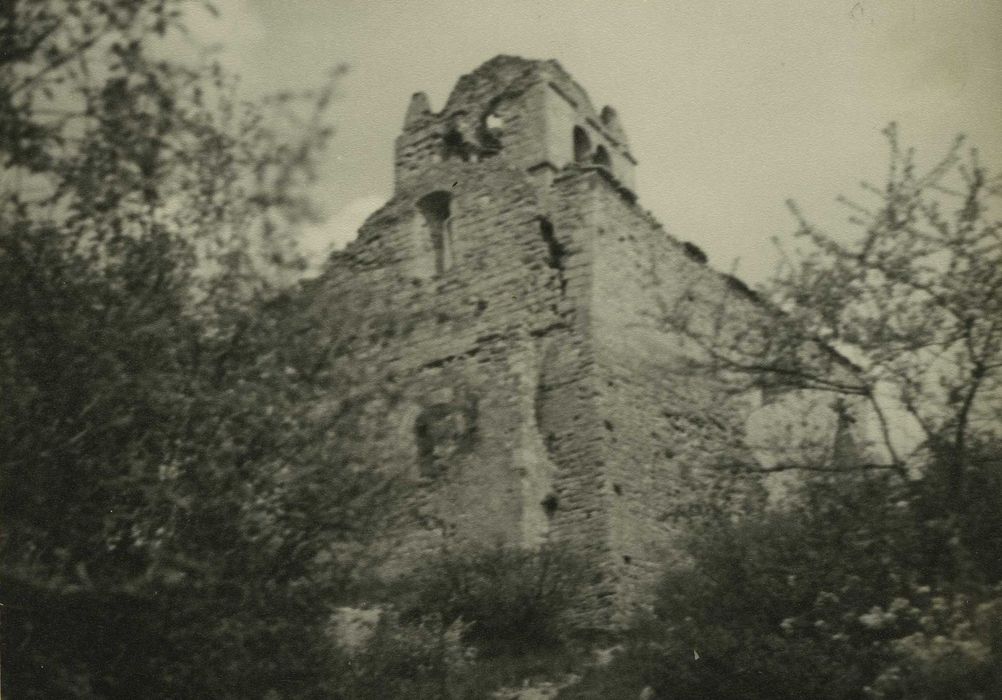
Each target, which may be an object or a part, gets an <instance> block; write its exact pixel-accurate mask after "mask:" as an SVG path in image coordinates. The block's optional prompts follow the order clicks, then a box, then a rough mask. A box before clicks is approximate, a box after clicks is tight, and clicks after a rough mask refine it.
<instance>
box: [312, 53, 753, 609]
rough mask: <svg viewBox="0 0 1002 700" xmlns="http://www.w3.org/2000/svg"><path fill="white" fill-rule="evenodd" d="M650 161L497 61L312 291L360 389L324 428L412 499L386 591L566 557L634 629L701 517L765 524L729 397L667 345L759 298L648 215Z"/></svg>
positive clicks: (418, 121) (385, 536)
mask: <svg viewBox="0 0 1002 700" xmlns="http://www.w3.org/2000/svg"><path fill="white" fill-rule="evenodd" d="M634 163H635V161H634V160H633V157H632V155H631V154H630V151H629V148H628V144H627V141H626V136H625V134H624V132H623V129H622V126H621V124H620V123H619V119H618V116H617V115H616V113H615V111H614V110H612V109H611V108H608V107H607V108H604V109H603V110H602V111H601V112H600V113H597V112H596V111H595V109H594V108H593V107H592V105H591V103H590V101H589V99H588V97H587V95H586V94H585V93H584V91H583V90H582V89H581V88H580V87H579V86H578V85H577V84H576V83H574V81H573V80H572V79H571V78H570V77H569V76H568V75H567V74H566V73H565V72H564V71H563V69H562V68H560V66H559V65H558V64H556V63H555V62H552V61H547V62H540V61H526V60H523V59H518V58H513V57H505V56H500V57H497V58H495V59H493V60H491V61H489V62H488V63H486V64H484V65H483V66H481V67H480V68H478V69H477V70H476V71H474V72H473V73H471V74H470V75H467V76H463V78H461V79H460V81H459V83H458V84H457V86H456V88H455V90H454V91H453V93H452V95H451V96H450V97H449V100H448V102H447V103H446V105H445V106H444V107H443V108H442V110H441V111H440V112H438V113H434V112H432V110H431V107H430V105H429V104H428V100H427V98H426V97H425V96H424V95H423V94H421V93H418V94H416V95H415V96H414V98H413V99H412V101H411V105H410V107H409V108H408V110H407V115H406V118H405V124H404V128H403V132H402V134H401V136H400V137H399V139H398V140H397V145H396V157H395V166H396V190H395V193H394V195H393V197H392V199H391V200H390V201H389V202H388V203H387V204H386V205H385V206H384V207H382V208H381V209H380V210H379V211H377V212H376V213H375V214H373V215H372V216H371V217H370V218H369V220H368V221H367V222H366V223H365V225H364V226H363V227H362V229H361V230H360V232H359V237H358V239H357V240H356V241H355V242H353V243H352V244H350V245H349V246H348V248H347V249H346V250H345V251H344V252H342V253H338V254H336V255H335V256H333V258H332V260H331V263H330V266H329V268H328V269H327V271H326V273H325V275H324V276H323V277H322V278H321V279H320V280H319V281H318V282H317V283H316V285H315V289H314V292H313V294H314V304H313V313H314V316H315V318H316V319H317V322H320V323H324V324H326V325H327V327H328V328H329V330H330V333H331V334H332V335H334V336H338V337H340V338H342V341H343V342H341V343H340V344H339V348H340V350H339V352H340V353H341V356H340V357H339V359H338V362H339V363H341V364H342V366H345V367H350V368H352V369H353V370H354V371H352V372H345V376H350V377H352V379H351V380H350V381H348V382H347V383H346V386H345V387H343V389H342V390H341V391H339V392H338V396H332V398H331V405H330V406H327V407H321V409H320V410H321V411H324V410H326V411H328V412H329V413H330V415H331V416H332V417H333V418H332V421H333V423H334V429H335V430H339V431H348V432H349V433H350V434H351V435H353V436H354V438H355V439H356V440H357V441H358V442H359V443H360V444H363V445H364V446H365V448H364V449H361V450H359V451H357V453H356V454H355V457H354V460H355V462H354V463H355V465H356V466H357V467H358V468H363V469H378V470H380V471H381V472H382V473H384V474H386V475H388V476H390V477H392V480H393V486H394V489H395V492H396V494H397V498H396V501H395V505H394V507H393V508H392V509H391V511H390V512H389V513H388V515H387V520H386V523H385V524H384V527H382V528H381V530H380V532H379V533H378V535H379V536H378V538H377V543H376V544H375V545H374V546H373V547H372V548H371V550H370V553H371V554H372V556H373V559H374V561H375V562H376V563H378V564H379V567H380V569H381V570H382V573H384V574H391V573H402V572H405V571H406V570H407V569H408V568H409V567H412V566H413V565H414V564H415V563H416V562H419V561H421V560H422V559H423V558H424V557H425V556H426V555H427V554H428V553H429V552H430V551H432V550H435V549H437V548H439V547H441V546H443V545H447V544H448V543H449V542H452V541H455V540H463V541H468V540H473V541H480V542H484V543H492V542H506V543H510V544H520V545H527V546H533V545H536V544H540V543H542V542H544V541H556V542H564V543H567V544H569V545H570V546H571V547H572V548H574V549H575V550H576V551H577V553H578V554H580V555H581V556H582V557H584V558H585V559H586V560H588V561H590V563H591V569H590V573H589V580H588V581H587V584H588V585H589V587H590V593H589V600H590V601H591V602H590V604H589V605H586V606H585V607H586V608H587V609H586V610H584V611H583V614H584V615H585V616H586V617H587V618H588V619H589V620H590V621H591V622H592V624H596V625H600V626H605V625H610V624H617V623H618V622H621V621H623V620H625V618H626V616H627V615H628V614H629V613H630V612H631V611H632V609H633V606H635V605H636V604H638V603H643V602H644V601H645V600H647V599H648V598H649V586H650V584H651V583H652V582H653V581H654V579H655V577H656V576H657V574H658V573H659V568H660V566H662V565H663V563H664V562H665V561H666V560H670V558H671V555H672V554H673V553H675V552H677V551H678V542H679V537H680V536H682V535H683V534H684V532H685V531H686V530H687V528H688V527H689V526H690V525H691V523H692V521H693V519H694V518H698V517H701V516H703V515H705V514H707V512H708V511H711V510H717V511H723V512H727V511H729V510H732V509H734V508H737V507H739V505H741V503H744V504H747V503H749V502H756V503H761V501H762V497H763V491H762V489H760V488H758V485H757V483H756V481H755V480H754V479H749V478H747V474H743V473H742V474H736V473H734V472H732V471H730V470H728V469H726V468H725V467H723V466H722V465H726V460H725V459H723V458H722V454H724V452H725V450H724V449H723V446H724V445H725V444H729V442H730V441H732V439H733V437H734V436H733V434H732V432H731V429H730V427H729V426H728V425H726V424H725V423H724V422H721V421H720V420H719V419H718V415H717V414H718V413H719V411H720V409H721V406H720V398H719V397H720V394H719V392H717V391H716V387H715V386H714V385H713V380H712V379H711V378H710V377H708V376H706V375H693V374H692V373H691V372H687V371H686V370H685V367H686V365H685V363H684V361H683V360H684V359H685V358H686V357H687V353H689V352H690V351H691V349H690V348H687V347H686V345H685V343H684V339H683V338H682V337H681V336H679V335H678V334H672V333H670V332H666V330H665V329H664V328H663V327H662V326H661V325H660V324H659V323H658V316H659V315H661V314H662V313H663V312H664V305H665V304H669V303H670V304H677V303H681V304H683V305H687V306H688V307H691V308H692V309H693V310H694V312H695V313H703V314H706V313H710V309H711V306H712V303H714V301H715V300H716V299H718V298H719V292H720V291H721V290H722V289H727V288H729V286H730V287H733V288H734V289H737V290H738V291H739V292H740V291H742V290H743V287H742V286H741V285H740V283H738V282H736V281H735V280H733V279H731V280H728V278H727V277H726V276H722V275H720V274H718V273H716V272H714V271H712V270H710V269H709V268H708V267H706V265H705V256H702V255H701V253H700V252H699V251H698V249H695V248H694V247H693V246H691V245H688V244H681V243H679V242H678V241H676V240H675V239H674V238H672V237H671V236H669V235H668V234H667V233H666V232H665V231H664V229H663V228H662V227H661V226H660V224H658V223H657V222H656V221H655V220H654V219H653V217H651V216H650V214H648V213H647V212H645V211H644V210H642V209H641V208H640V207H638V206H637V204H636V202H635V199H636V198H635V195H634V194H633V191H632V188H633V179H632V178H633V165H634ZM742 293H743V292H742ZM737 296H738V297H739V299H738V303H742V304H747V305H748V306H749V308H751V307H753V306H754V304H753V303H752V301H751V300H750V299H749V298H747V297H743V298H742V297H741V294H738V295H737ZM753 398H754V399H755V400H757V399H758V398H759V397H753ZM753 403H754V401H753ZM749 406H750V404H749V403H748V402H744V403H742V402H740V401H739V402H738V403H736V404H735V405H734V406H732V407H730V409H733V411H738V412H740V411H747V410H748V409H749ZM724 408H725V409H726V408H727V407H724ZM730 409H728V410H730ZM755 499H758V500H757V501H756V500H755Z"/></svg>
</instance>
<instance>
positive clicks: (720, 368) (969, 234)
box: [664, 124, 1002, 505]
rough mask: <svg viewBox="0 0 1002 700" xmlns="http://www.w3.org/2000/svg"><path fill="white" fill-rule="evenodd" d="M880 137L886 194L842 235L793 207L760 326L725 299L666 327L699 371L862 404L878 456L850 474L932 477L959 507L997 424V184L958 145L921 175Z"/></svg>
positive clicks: (862, 204)
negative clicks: (909, 427)
mask: <svg viewBox="0 0 1002 700" xmlns="http://www.w3.org/2000/svg"><path fill="white" fill-rule="evenodd" d="M885 134H886V136H887V138H888V142H889V144H890V168H889V171H888V177H887V182H886V184H885V185H883V186H881V187H877V186H874V185H871V184H868V183H864V184H863V189H864V193H865V195H866V196H867V197H869V200H865V201H856V200H853V199H848V198H844V197H843V198H840V201H842V202H843V203H844V204H845V205H846V206H847V207H848V208H849V210H850V212H851V215H850V218H849V227H847V230H839V231H838V232H837V233H828V232H826V231H824V230H822V229H821V228H820V227H818V226H817V225H815V224H813V223H811V222H810V221H808V220H807V219H806V218H805V217H804V216H803V215H801V213H800V212H799V210H798V209H797V208H796V207H794V206H793V205H792V204H791V207H792V208H793V211H794V213H795V214H796V216H797V219H798V221H799V230H798V234H797V235H798V238H799V241H800V242H801V243H802V244H803V245H802V247H801V248H797V249H794V250H789V251H786V253H785V260H784V264H783V266H782V267H781V269H780V271H779V273H778V274H777V276H776V277H775V279H774V280H773V281H772V282H771V283H770V284H769V285H766V286H765V287H764V288H763V289H762V290H761V291H760V293H759V294H758V297H759V298H760V299H762V300H763V301H762V302H761V303H760V304H759V306H760V308H761V309H762V313H759V314H748V313H747V305H746V304H741V303H737V302H736V301H734V300H733V299H728V298H724V299H722V300H721V301H720V303H719V305H718V306H719V308H718V309H717V311H716V313H715V315H714V318H713V319H712V321H713V322H712V323H702V324H700V323H698V322H696V321H694V319H691V318H686V317H684V315H680V314H671V313H669V314H666V318H665V319H664V321H665V323H666V324H667V325H668V326H669V327H672V328H674V329H676V330H681V331H682V332H683V333H684V334H685V335H686V336H687V338H688V339H690V340H692V341H694V342H695V343H696V344H697V345H698V346H699V347H701V348H702V349H703V351H704V353H705V356H706V357H707V358H708V361H707V362H705V363H704V366H703V369H708V370H711V371H713V372H714V373H724V374H727V375H729V376H731V377H732V378H734V377H739V378H742V377H743V378H744V380H745V382H746V384H748V385H755V386H761V385H763V384H764V385H766V386H768V387H779V388H781V389H789V388H809V389H814V390H821V391H830V392H835V393H837V394H840V395H843V396H846V395H848V396H857V397H860V399H861V400H862V401H864V402H865V403H867V404H868V405H869V408H870V409H871V410H872V412H873V414H874V416H875V419H876V421H877V423H878V424H879V427H880V433H881V439H880V442H881V443H882V444H881V446H880V447H881V452H883V453H885V454H886V460H884V461H883V462H882V463H878V464H874V463H862V464H861V465H860V466H867V467H871V468H879V467H883V468H889V469H892V470H895V471H898V472H899V473H904V472H905V471H907V470H909V469H913V468H923V467H926V466H932V465H939V466H941V467H943V468H944V469H947V473H946V474H945V475H943V477H944V478H946V479H947V480H948V481H949V483H950V484H951V489H952V490H951V491H950V493H949V494H948V497H950V498H953V499H955V501H956V503H957V505H960V504H962V503H963V502H964V497H963V494H964V491H965V488H966V484H965V479H966V474H967V471H968V469H969V468H970V466H971V465H970V462H969V459H968V457H969V454H970V451H971V449H973V447H974V445H975V444H976V443H977V442H979V441H984V440H986V439H988V438H989V437H990V435H991V434H992V430H993V429H994V427H995V426H997V424H998V421H999V417H1000V416H1002V405H1000V403H999V398H1000V396H1002V392H1000V371H1002V322H1000V320H999V319H1002V222H1000V221H999V219H998V218H997V215H998V212H997V198H998V196H999V195H1000V194H1002V180H1000V178H999V176H998V175H993V174H992V173H991V172H990V171H989V170H988V169H987V168H986V167H985V166H983V165H982V164H981V163H980V161H979V159H978V156H977V152H976V151H974V150H972V151H971V152H970V154H969V156H968V157H967V158H966V159H965V158H963V157H962V154H961V150H960V149H961V146H962V139H957V140H956V141H955V143H954V144H953V146H952V147H951V148H950V149H949V151H948V153H947V155H946V156H945V157H944V158H942V159H941V160H939V161H937V162H936V163H935V164H934V165H933V166H932V167H930V168H929V169H928V170H921V169H920V168H919V167H918V165H917V164H916V156H915V153H914V151H913V150H911V149H904V148H902V147H901V145H900V144H899V140H898V136H897V129H896V127H895V125H893V124H892V125H890V126H889V127H888V128H887V129H886V130H885ZM870 200H872V201H870ZM993 204H995V205H996V209H995V210H993V209H992V205H993ZM731 296H733V295H731ZM697 321H698V320H697ZM832 349H834V350H837V351H840V352H841V353H842V355H844V356H847V357H849V358H851V360H852V361H853V363H854V366H849V364H848V363H847V362H846V361H845V360H844V359H840V356H839V354H838V353H837V352H833V351H832ZM895 412H902V413H904V414H905V415H907V416H908V419H909V420H910V421H911V422H913V423H914V424H915V425H916V426H917V427H918V429H919V430H920V431H921V434H922V440H921V441H920V444H918V445H917V446H914V445H909V444H905V443H904V442H903V441H902V439H901V432H900V430H897V429H896V427H897V426H896V425H895V423H896V419H895ZM803 466H805V467H806V466H807V465H803Z"/></svg>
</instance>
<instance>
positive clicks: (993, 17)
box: [199, 0, 1002, 282]
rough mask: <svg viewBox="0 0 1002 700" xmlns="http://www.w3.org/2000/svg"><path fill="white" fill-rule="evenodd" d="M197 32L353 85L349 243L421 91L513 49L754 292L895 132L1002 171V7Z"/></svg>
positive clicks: (462, 14) (631, 14)
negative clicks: (573, 97) (574, 90)
mask: <svg viewBox="0 0 1002 700" xmlns="http://www.w3.org/2000/svg"><path fill="white" fill-rule="evenodd" d="M216 4H217V5H218V6H219V8H220V10H221V12H222V14H221V17H220V19H218V20H211V19H208V18H204V19H203V20H201V21H199V25H200V26H199V33H200V34H201V35H202V36H203V37H205V38H208V39H210V40H216V41H220V42H221V43H223V44H225V46H226V48H225V60H226V62H227V63H229V64H230V66H231V67H232V68H234V69H235V70H236V71H237V72H239V73H240V74H242V76H243V80H244V84H245V87H246V89H247V90H248V91H249V92H260V91H267V90H274V89H282V88H286V87H293V86H300V85H307V84H309V83H310V82H311V81H312V82H316V81H318V80H319V79H320V78H321V77H322V75H323V72H324V70H325V68H326V67H329V66H331V65H334V64H337V63H347V64H349V65H350V67H351V73H350V74H349V75H348V77H346V78H345V79H344V81H343V84H342V86H341V95H340V98H339V100H338V104H337V112H336V116H337V128H338V134H337V136H336V138H335V140H334V141H333V143H332V149H331V154H330V160H329V167H328V168H327V170H326V172H325V173H324V181H323V185H322V187H323V190H322V191H323V200H324V202H325V206H326V208H327V213H328V214H329V215H330V220H329V221H328V223H327V224H325V225H324V226H322V227H319V228H318V229H317V230H316V231H313V232H312V233H311V239H312V240H311V241H310V242H309V245H310V246H312V247H313V248H314V249H322V248H324V247H326V246H328V245H338V246H342V245H344V243H345V242H347V241H348V240H351V239H352V238H354V235H355V230H356V229H357V227H358V225H359V224H360V223H361V222H362V220H363V219H364V218H365V216H366V215H368V214H369V213H371V212H372V211H374V210H375V209H376V208H377V207H378V206H379V205H380V204H381V203H382V202H384V201H385V200H386V199H387V198H388V197H389V195H390V193H391V188H392V157H393V156H392V154H393V140H394V138H395V137H396V135H397V134H398V132H399V130H400V128H401V126H402V122H403V116H404V112H405V110H406V108H407V103H408V100H409V98H410V95H411V93H413V92H416V91H425V92H427V93H428V95H429V96H430V98H431V102H432V107H433V109H436V110H437V109H439V108H441V106H442V105H443V104H444V102H445V99H446V96H447V95H448V93H449V91H450V89H451V88H452V86H453V85H454V83H455V82H456V80H457V79H458V78H459V76H460V75H462V74H463V73H468V72H470V71H472V70H473V69H474V68H476V67H477V66H478V65H479V64H481V63H483V62H484V61H486V60H488V59H490V58H491V57H492V56H494V55H497V54H499V53H505V54H515V55H519V56H523V57H526V58H541V59H546V58H555V59H557V60H558V61H560V63H561V64H562V65H563V66H564V68H565V69H566V70H567V71H568V72H570V74H571V75H572V76H574V78H575V79H576V80H577V81H578V82H579V83H580V84H581V85H582V87H584V89H585V90H586V91H587V92H588V93H589V95H590V96H591V98H592V101H593V103H594V104H595V105H596V106H597V107H599V108H600V107H601V106H602V105H604V104H611V105H613V106H614V107H615V108H616V109H617V111H618V112H619V116H620V119H621V120H622V123H623V125H624V127H625V129H626V132H627V135H628V137H629V139H630V144H631V148H632V152H633V154H634V156H636V158H637V159H638V160H639V163H640V164H639V166H638V168H637V189H638V194H639V197H640V204H641V205H642V206H643V207H645V208H647V209H650V210H651V211H652V212H653V213H654V214H655V215H656V216H657V217H658V218H659V219H660V220H661V221H662V223H664V224H665V226H666V227H667V228H668V230H669V231H671V232H672V233H674V234H675V235H676V236H678V237H679V238H681V239H684V240H691V241H693V242H695V243H696V244H697V245H699V246H701V247H702V248H704V250H706V252H707V253H708V254H709V256H710V260H711V263H712V264H714V265H715V266H716V267H718V268H722V269H729V268H730V267H731V266H732V265H733V264H734V261H735V260H736V259H739V260H740V262H739V266H738V272H739V274H740V275H741V276H743V277H745V278H746V279H748V280H749V281H752V282H757V281H759V280H761V279H762V278H763V276H764V275H765V274H767V273H768V271H769V270H770V269H771V267H772V265H773V264H774V261H775V256H774V252H773V249H772V244H771V243H770V239H771V238H772V237H773V236H780V237H788V236H789V234H790V232H791V231H792V230H793V229H794V225H793V221H792V218H791V217H790V215H789V213H788V212H787V210H786V207H785V205H784V201H785V200H786V199H788V198H792V199H794V200H796V201H797V202H798V203H799V204H800V205H801V207H802V208H803V209H804V210H805V211H806V212H807V213H808V214H809V215H813V216H814V217H815V218H816V219H818V220H821V221H824V222H833V225H838V222H839V221H840V218H841V217H840V211H839V209H838V208H837V206H836V205H834V203H833V200H834V197H835V195H837V194H839V193H846V194H853V193H854V191H855V189H856V183H857V182H858V181H859V180H860V179H864V178H865V179H870V180H873V181H876V182H880V180H881V177H882V174H883V172H884V171H885V167H886V162H887V158H886V156H887V151H886V148H885V142H884V140H883V137H882V136H881V133H880V132H881V129H882V128H883V127H884V126H885V125H886V124H887V123H888V122H889V121H892V120H894V121H897V122H898V123H899V124H900V128H901V133H902V137H903V140H904V141H905V142H906V143H908V144H912V145H915V146H917V147H918V148H919V151H920V155H921V154H923V153H924V154H927V156H928V159H932V158H934V157H935V156H938V155H941V154H942V153H943V152H944V151H945V149H946V148H947V146H948V144H949V143H950V141H951V139H952V137H953V136H954V135H955V134H956V133H958V132H963V133H965V134H967V135H968V137H969V139H970V142H971V143H972V144H973V145H977V146H978V147H979V149H980V150H981V152H982V156H983V160H984V161H985V162H986V163H987V164H990V165H994V166H995V167H997V168H1002V60H1000V56H1002V2H1000V1H999V0H982V1H974V0H949V1H945V2H944V1H943V0H939V1H936V2H934V1H931V0H907V1H906V0H858V1H857V0H816V1H815V0H810V1H807V0H782V1H781V0H768V1H767V0H746V1H744V2H734V1H732V0H731V1H720V0H685V1H676V0H659V1H651V2H642V1H641V0H633V1H627V0H615V1H610V0H603V1H592V0H546V1H545V2H544V1H542V0H539V1H533V2H528V1H525V0H507V1H505V2H487V1H482V0H406V1H405V0H357V1H356V0H219V1H218V2H217V3H216Z"/></svg>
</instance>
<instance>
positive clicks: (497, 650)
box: [397, 545, 583, 655]
mask: <svg viewBox="0 0 1002 700" xmlns="http://www.w3.org/2000/svg"><path fill="white" fill-rule="evenodd" d="M582 572H583V568H582V564H581V562H580V560H579V559H578V558H577V557H576V556H574V555H573V554H572V553H571V552H570V551H568V550H567V549H566V548H563V547H560V546H557V545H546V546H544V547H542V548H541V549H539V550H526V549H521V548H517V547H509V546H503V545H495V546H493V547H477V546H473V545H467V546H460V547H458V548H456V549H454V550H445V551H443V552H442V554H441V555H440V556H438V557H435V558H433V559H431V560H430V561H429V562H427V564H426V565H424V566H423V567H421V568H420V569H419V570H418V571H416V572H415V573H414V574H413V575H412V576H408V577H406V578H405V579H403V580H402V581H400V582H398V583H397V586H398V587H399V588H400V589H401V590H402V591H403V592H402V594H401V595H400V597H399V601H400V602H399V605H400V609H401V613H402V617H403V619H404V620H409V619H415V618H417V617H420V616H421V615H426V614H436V615H439V616H441V618H442V619H443V620H445V621H447V622H453V621H456V620H461V621H462V622H463V623H464V624H465V625H466V628H465V629H466V631H465V633H464V635H463V641H464V642H466V643H468V644H472V645H474V646H475V647H477V649H478V651H479V653H481V654H484V655H494V654H504V653H512V652H515V653H524V652H526V651H527V650H536V651H539V650H544V649H546V648H553V647H557V646H560V645H561V644H562V643H563V641H564V640H565V638H566V636H567V634H568V633H569V632H570V631H571V630H572V629H573V626H572V625H571V623H570V621H569V619H568V613H571V612H573V611H574V609H575V605H576V604H577V603H579V602H580V594H581V593H582V584H581V581H582Z"/></svg>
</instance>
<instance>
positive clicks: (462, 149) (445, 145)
mask: <svg viewBox="0 0 1002 700" xmlns="http://www.w3.org/2000/svg"><path fill="white" fill-rule="evenodd" d="M442 156H443V157H444V158H445V160H449V159H450V158H459V159H460V160H464V161H465V160H469V158H470V153H469V146H468V145H467V143H466V141H465V139H463V135H462V134H461V133H459V130H458V129H449V131H447V132H446V133H445V135H444V136H443V137H442Z"/></svg>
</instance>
